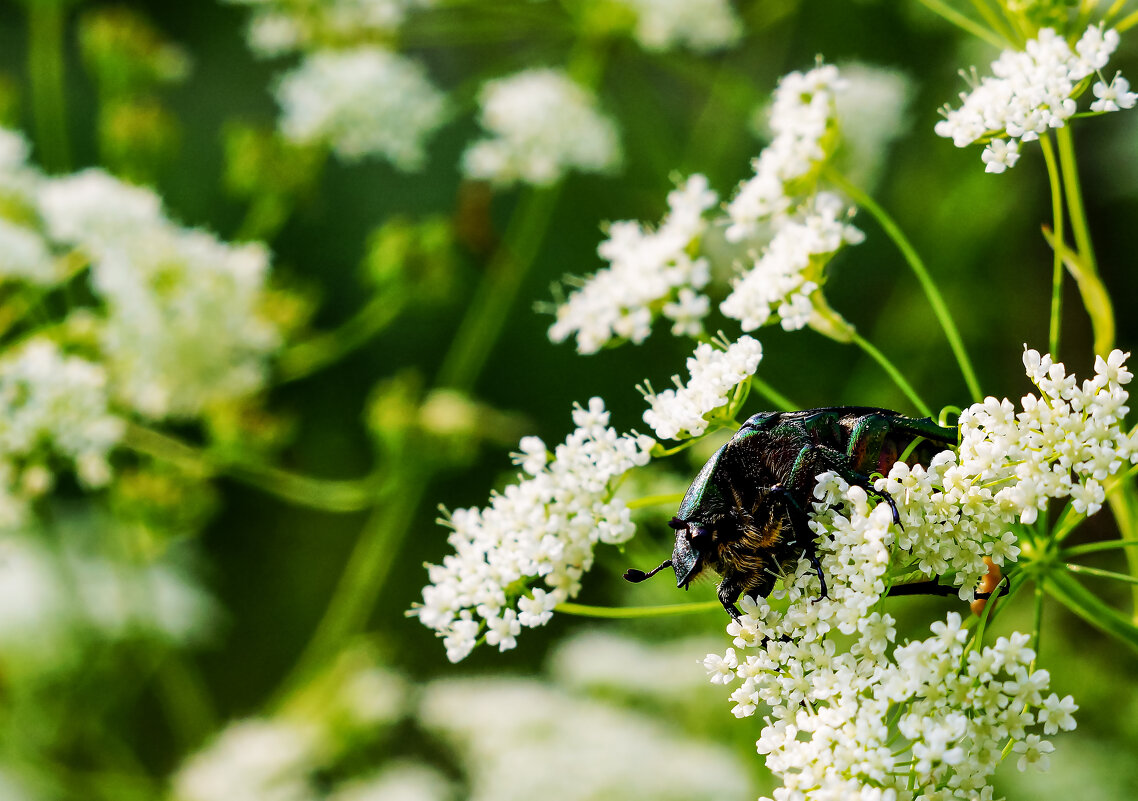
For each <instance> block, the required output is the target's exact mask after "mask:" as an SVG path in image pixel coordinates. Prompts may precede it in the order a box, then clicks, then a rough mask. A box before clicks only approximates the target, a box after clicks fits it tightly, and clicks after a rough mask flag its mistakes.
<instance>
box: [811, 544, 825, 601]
mask: <svg viewBox="0 0 1138 801" xmlns="http://www.w3.org/2000/svg"><path fill="white" fill-rule="evenodd" d="M806 558H807V559H809V560H810V566H811V567H813V568H814V572H815V573H817V574H818V581H820V582H822V592H821V593H820V594H819V595H818V597H817V598H815V599H814V600H815V601H819V600H821V599H823V598H829V597H830V593H828V592H827V591H826V576H825V574H824V573H822V563H821V562H819V561H818V554H816V553H814V552H813V551H808V552H807V553H806Z"/></svg>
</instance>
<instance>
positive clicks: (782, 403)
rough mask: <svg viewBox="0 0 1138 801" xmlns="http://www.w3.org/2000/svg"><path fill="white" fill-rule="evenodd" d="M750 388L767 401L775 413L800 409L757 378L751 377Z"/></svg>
mask: <svg viewBox="0 0 1138 801" xmlns="http://www.w3.org/2000/svg"><path fill="white" fill-rule="evenodd" d="M751 388H752V389H754V390H755V392H758V393H759V394H760V395H762V396H763V398H764V399H765V400H767V401H769V402H770V403H771V404H772V405H773V406H774V408H775V410H777V411H780V412H789V411H793V410H794V409H801V408H802V407H801V406H799V405H798V404H797V403H795V402H794V401H792V400H791V399H790V398H788V397H786V396H785V395H783V394H782V393H781V392H779V391H778V390H777V389H775V388H774V387H772V386H771V385H770V384H768V383H767V382H766V381H763V380H762V379H761V378H759V377H758V376H751Z"/></svg>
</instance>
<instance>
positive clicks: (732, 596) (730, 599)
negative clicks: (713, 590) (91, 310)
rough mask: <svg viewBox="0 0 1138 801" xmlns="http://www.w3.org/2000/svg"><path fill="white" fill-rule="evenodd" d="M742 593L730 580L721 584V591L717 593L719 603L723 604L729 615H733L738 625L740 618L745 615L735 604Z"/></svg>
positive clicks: (725, 580)
mask: <svg viewBox="0 0 1138 801" xmlns="http://www.w3.org/2000/svg"><path fill="white" fill-rule="evenodd" d="M741 593H742V590H741V589H739V587H738V585H736V584H735V582H733V581H731V580H730V579H724V580H723V581H721V582H719V590H718V593H717V594H718V595H719V603H721V604H723V608H724V609H726V610H727V614H729V615H731V617H732V618H733V619H734V620H735V622H736V623H738V622H739V618H740V617H741V616H742V614H743V613H742V612H740V611H739V607H737V606H735V602H736V601H737V600H739V595H740V594H741Z"/></svg>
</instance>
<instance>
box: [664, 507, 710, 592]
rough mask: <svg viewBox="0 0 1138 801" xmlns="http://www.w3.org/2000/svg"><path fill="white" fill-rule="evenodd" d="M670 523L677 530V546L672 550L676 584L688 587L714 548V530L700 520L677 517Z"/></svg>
mask: <svg viewBox="0 0 1138 801" xmlns="http://www.w3.org/2000/svg"><path fill="white" fill-rule="evenodd" d="M668 525H669V526H671V527H672V528H673V529H675V530H676V547H675V550H673V551H672V569H673V570H674V571H675V572H676V586H677V587H687V586H689V585H690V584H691V582H692V580H693V579H694V578H695V577H696V576H698V575H699V574H700V571H702V570H703V568H704V562H705V561H706V560H705V557H706V556H707V554H708V553H709V552H710V551H711V548H712V537H711V531H712V530H711V529H710V528H708V527H706V526H705V525H703V524H702V523H699V522H698V521H688V520H680V519H679V518H676V517H673V518H672V519H671V520H670V521H668Z"/></svg>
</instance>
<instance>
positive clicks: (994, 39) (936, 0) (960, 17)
mask: <svg viewBox="0 0 1138 801" xmlns="http://www.w3.org/2000/svg"><path fill="white" fill-rule="evenodd" d="M920 3H921V5H923V6H924V7H925V8H927V9H928V10H929V11H931V12H933V13H934V14H936V15H937V16H939V17H943V18H944V19H946V20H948V21H949V22H951V23H952V24H953V25H955V26H956V27H958V28H960V29H961V30H963V31H967V32H968V33H970V34H972V35H973V36H976V37H978V38H980V39H983V40H984V41H985V42H987V43H988V44H990V45H993V46H995V47H998V48H1000V49H1001V50H1002V49H1004V48H1005V47H1007V46H1008V42H1006V41H1004V39H1003V38H1001V37H1000V36H999V35H998V34H996V33H993V32H992V31H990V30H988V29H987V28H985V27H984V26H983V25H981V24H980V23H978V22H976V21H975V20H973V19H972V18H971V17H967V16H965V15H964V14H961V13H960V12H959V11H957V10H956V9H955V8H953V7H952V6H950V5H948V3H945V2H942V0H920Z"/></svg>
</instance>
